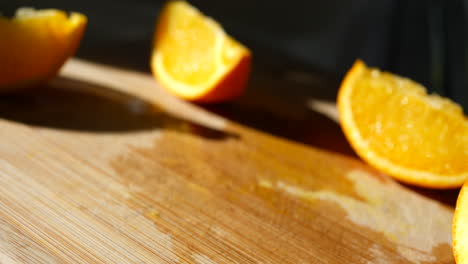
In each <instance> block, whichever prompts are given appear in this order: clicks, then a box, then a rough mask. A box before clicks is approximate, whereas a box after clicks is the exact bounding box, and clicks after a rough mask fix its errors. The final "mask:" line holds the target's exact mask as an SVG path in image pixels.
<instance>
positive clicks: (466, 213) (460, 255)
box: [452, 183, 468, 264]
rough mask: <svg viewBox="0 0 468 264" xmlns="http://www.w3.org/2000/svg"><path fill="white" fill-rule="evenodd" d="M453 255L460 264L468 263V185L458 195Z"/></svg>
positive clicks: (454, 222) (453, 233) (454, 219)
mask: <svg viewBox="0 0 468 264" xmlns="http://www.w3.org/2000/svg"><path fill="white" fill-rule="evenodd" d="M452 240H453V255H454V256H455V260H456V262H457V263H459V264H463V263H468V183H465V185H464V186H463V188H462V189H461V191H460V194H459V195H458V200H457V206H456V208H455V214H454V216H453V225H452Z"/></svg>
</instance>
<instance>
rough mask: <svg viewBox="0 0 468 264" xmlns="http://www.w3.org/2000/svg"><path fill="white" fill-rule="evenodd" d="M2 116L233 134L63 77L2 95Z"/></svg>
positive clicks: (39, 122) (88, 126) (92, 127)
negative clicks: (45, 83) (46, 83)
mask: <svg viewBox="0 0 468 264" xmlns="http://www.w3.org/2000/svg"><path fill="white" fill-rule="evenodd" d="M0 118H3V119H7V120H11V121H15V122H20V123H24V124H27V125H31V126H37V127H46V128H53V129H62V130H75V131H83V132H95V133H104V132H110V133H126V132H132V131H143V130H153V129H171V130H175V131H178V132H183V133H192V134H196V135H198V136H202V137H205V138H210V139H223V138H226V137H232V136H235V135H231V134H228V133H225V132H223V131H218V130H214V129H211V128H207V127H204V126H200V125H198V124H195V123H192V122H190V121H186V120H183V119H180V118H177V117H174V116H171V115H169V114H167V113H165V112H163V111H161V110H160V109H158V108H156V107H155V106H154V105H151V104H150V103H148V102H145V101H144V100H142V99H140V98H136V97H134V96H131V95H128V94H123V93H121V92H118V91H115V90H112V89H110V88H107V87H103V86H99V85H95V84H90V83H86V82H83V81H79V80H73V79H68V78H61V77H58V78H56V79H54V80H53V81H52V82H50V83H49V84H48V85H43V86H37V87H32V88H30V89H28V90H25V91H21V92H17V93H13V94H8V95H2V96H1V97H0Z"/></svg>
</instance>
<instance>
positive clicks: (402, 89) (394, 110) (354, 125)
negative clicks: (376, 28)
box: [338, 60, 468, 188]
mask: <svg viewBox="0 0 468 264" xmlns="http://www.w3.org/2000/svg"><path fill="white" fill-rule="evenodd" d="M338 109H339V113H340V123H341V126H342V129H343V131H344V134H345V135H346V137H347V139H348V140H349V142H350V143H351V145H352V147H353V148H354V150H355V151H356V152H357V154H358V155H359V156H360V157H361V158H362V159H364V160H365V161H367V162H368V163H369V164H371V165H372V166H374V167H376V168H378V169H380V170H381V171H384V172H386V173H388V174H389V175H391V176H393V177H395V178H396V179H398V180H401V181H403V182H406V183H409V184H414V185H419V186H424V187H431V188H452V187H459V186H461V185H462V184H463V182H464V181H465V180H466V179H467V178H468V120H467V119H466V117H465V116H464V114H463V110H462V108H461V107H460V106H459V105H457V104H455V103H454V102H451V101H450V100H449V99H446V98H443V97H440V96H437V95H428V94H427V93H426V90H425V88H424V87H423V86H422V85H420V84H418V83H416V82H414V81H411V80H409V79H407V78H403V77H400V76H397V75H394V74H391V73H388V72H381V71H379V70H377V69H373V68H368V67H367V66H366V65H365V64H364V63H363V62H362V61H359V60H358V61H356V63H355V64H354V65H353V67H352V68H351V69H350V70H349V72H348V73H347V75H346V77H345V78H344V80H343V82H342V83H341V87H340V90H339V93H338Z"/></svg>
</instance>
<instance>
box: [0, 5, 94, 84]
mask: <svg viewBox="0 0 468 264" xmlns="http://www.w3.org/2000/svg"><path fill="white" fill-rule="evenodd" d="M86 23H87V18H86V16H84V15H82V14H79V13H71V14H70V15H69V16H68V15H67V14H66V13H65V12H64V11H61V10H56V9H44V10H35V9H32V8H20V9H18V10H17V11H16V14H15V16H14V17H13V18H11V19H9V18H6V17H2V16H0V36H1V41H0V58H2V59H1V60H0V72H1V74H0V91H6V90H14V89H16V88H21V87H24V86H27V85H30V84H35V83H38V82H42V81H46V80H48V79H50V78H51V77H53V76H55V75H56V73H57V72H58V70H59V69H60V67H61V66H62V65H63V64H64V62H65V61H66V59H67V58H69V57H70V56H72V55H73V54H74V53H75V51H76V49H77V47H78V45H79V43H80V40H81V37H82V35H83V32H84V30H85V27H86Z"/></svg>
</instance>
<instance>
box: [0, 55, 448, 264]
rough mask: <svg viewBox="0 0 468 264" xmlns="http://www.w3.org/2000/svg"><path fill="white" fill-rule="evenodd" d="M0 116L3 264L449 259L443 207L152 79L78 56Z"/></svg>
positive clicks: (351, 161)
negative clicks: (189, 100)
mask: <svg viewBox="0 0 468 264" xmlns="http://www.w3.org/2000/svg"><path fill="white" fill-rule="evenodd" d="M153 104H154V105H153ZM323 109H325V111H329V112H333V107H331V108H330V107H329V108H328V110H326V109H327V106H325V107H324V108H323ZM0 111H1V112H0V113H1V115H0V263H2V264H3V263H203V264H212V263H366V264H367V263H378V264H386V263H418V264H423V263H454V261H453V258H452V253H451V219H452V214H453V210H452V208H450V207H449V206H446V205H443V204H442V203H440V202H438V201H436V200H433V199H430V198H428V197H426V196H423V195H420V194H418V193H416V192H414V191H413V190H410V189H408V188H406V187H403V186H401V185H400V184H398V183H396V182H394V181H393V180H391V179H390V178H389V177H387V176H386V175H384V174H381V173H379V172H377V171H375V170H373V169H371V168H370V167H368V166H367V165H365V164H363V163H362V162H361V161H359V160H358V159H357V158H355V157H353V156H352V155H343V154H338V153H336V152H330V151H328V150H325V149H321V148H317V147H313V146H308V145H305V144H302V143H297V142H294V141H291V140H287V139H285V138H280V137H277V136H273V135H270V134H268V133H265V132H262V131H259V130H256V129H253V128H250V127H249V126H245V125H241V124H240V123H242V122H241V120H239V122H232V121H229V120H228V119H226V118H224V117H222V116H220V115H217V114H214V113H213V112H212V111H208V110H207V109H204V108H201V107H200V106H196V105H193V104H189V103H185V102H182V101H179V100H177V99H175V98H173V97H171V96H169V95H167V94H166V93H164V92H163V91H162V90H161V89H160V88H159V87H158V85H157V83H156V82H155V81H154V80H153V79H152V77H151V76H150V75H148V74H144V73H137V72H132V71H128V70H122V69H117V68H113V67H109V66H102V65H97V64H93V63H89V62H85V61H81V60H78V59H72V60H70V61H69V62H68V63H67V64H66V66H65V67H64V69H63V70H62V72H61V75H60V77H58V78H56V79H54V80H53V81H52V82H51V83H50V84H49V85H47V86H46V87H42V88H41V90H35V91H31V92H26V93H24V94H19V95H14V96H9V97H5V98H3V99H1V100H0ZM278 126H287V124H278ZM316 129H317V130H320V127H319V126H318V127H317V128H316ZM324 138H326V135H325V136H324Z"/></svg>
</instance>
